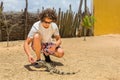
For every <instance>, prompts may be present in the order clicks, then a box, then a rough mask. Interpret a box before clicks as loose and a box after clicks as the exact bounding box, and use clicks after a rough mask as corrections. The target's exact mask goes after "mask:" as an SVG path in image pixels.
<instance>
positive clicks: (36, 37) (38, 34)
mask: <svg viewBox="0 0 120 80" xmlns="http://www.w3.org/2000/svg"><path fill="white" fill-rule="evenodd" d="M33 38H34V39H41V35H40V33H38V32H37V33H35V34H34V36H33Z"/></svg>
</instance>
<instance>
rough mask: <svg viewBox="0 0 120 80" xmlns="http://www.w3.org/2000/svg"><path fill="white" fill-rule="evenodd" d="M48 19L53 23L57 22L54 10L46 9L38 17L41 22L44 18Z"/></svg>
mask: <svg viewBox="0 0 120 80" xmlns="http://www.w3.org/2000/svg"><path fill="white" fill-rule="evenodd" d="M46 17H47V18H49V19H51V20H52V21H53V22H56V21H57V14H56V12H55V11H54V10H52V9H50V8H48V9H45V10H43V11H42V12H41V13H40V15H39V19H40V20H41V21H42V22H43V21H44V19H45V18H46Z"/></svg>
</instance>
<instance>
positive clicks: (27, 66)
mask: <svg viewBox="0 0 120 80" xmlns="http://www.w3.org/2000/svg"><path fill="white" fill-rule="evenodd" d="M51 64H52V65H53V66H54V67H56V66H63V64H62V63H61V62H56V61H52V63H51ZM24 67H25V68H26V69H27V70H29V71H37V70H35V69H32V68H31V67H34V68H41V66H39V65H35V64H26V65H24ZM42 67H43V66H42Z"/></svg>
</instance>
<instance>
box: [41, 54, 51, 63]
mask: <svg viewBox="0 0 120 80" xmlns="http://www.w3.org/2000/svg"><path fill="white" fill-rule="evenodd" d="M43 55H44V57H45V61H46V62H52V61H51V59H50V56H49V55H47V56H46V55H45V54H43Z"/></svg>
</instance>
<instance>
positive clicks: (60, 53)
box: [57, 49, 64, 58]
mask: <svg viewBox="0 0 120 80" xmlns="http://www.w3.org/2000/svg"><path fill="white" fill-rule="evenodd" d="M63 56H64V51H63V50H62V49H60V50H58V56H57V57H58V58H61V57H63Z"/></svg>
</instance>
